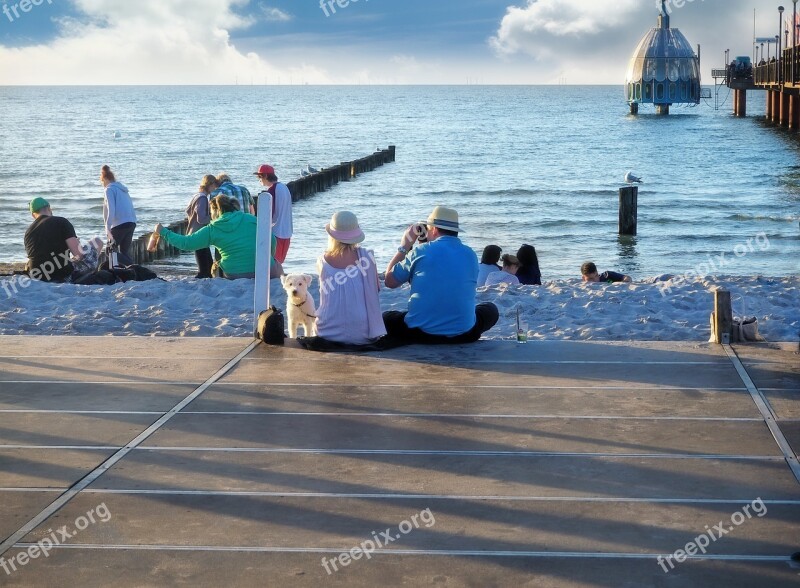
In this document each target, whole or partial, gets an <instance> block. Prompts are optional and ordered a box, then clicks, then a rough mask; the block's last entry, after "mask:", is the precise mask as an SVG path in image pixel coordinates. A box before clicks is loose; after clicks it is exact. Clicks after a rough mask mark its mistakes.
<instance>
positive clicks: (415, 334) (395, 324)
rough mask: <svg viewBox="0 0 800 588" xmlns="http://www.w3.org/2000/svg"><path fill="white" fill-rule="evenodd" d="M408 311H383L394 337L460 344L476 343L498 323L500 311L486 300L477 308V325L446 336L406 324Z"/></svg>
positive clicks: (428, 343) (438, 343) (436, 343)
mask: <svg viewBox="0 0 800 588" xmlns="http://www.w3.org/2000/svg"><path fill="white" fill-rule="evenodd" d="M407 314H408V312H399V311H397V310H390V311H388V312H384V313H383V323H384V325H386V334H387V336H388V337H391V338H392V339H396V340H398V341H403V342H405V343H407V344H412V343H421V344H426V345H460V344H463V343H474V342H475V341H477V340H478V339H480V338H481V335H482V334H483V333H485V332H486V331H488V330H489V329H491V328H492V327H493V326H495V325H496V324H497V321H498V320H499V319H500V313H499V312H498V311H497V307H496V306H495V305H494V304H492V303H491V302H484V303H482V304H479V305H478V306H477V307H476V308H475V326H474V327H472V329H470V330H469V331H467V332H466V333H462V334H461V335H455V336H453V337H445V336H444V335H431V334H429V333H426V332H425V331H423V330H422V329H417V328H414V329H412V328H410V327H409V326H408V325H407V324H406V320H405V319H406V315H407Z"/></svg>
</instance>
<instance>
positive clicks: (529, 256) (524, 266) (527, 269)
mask: <svg viewBox="0 0 800 588" xmlns="http://www.w3.org/2000/svg"><path fill="white" fill-rule="evenodd" d="M517 259H519V266H520V267H519V270H518V271H517V278H518V279H519V283H520V284H522V285H524V286H541V285H542V272H541V271H540V270H539V257H538V256H537V255H536V248H535V247H534V246H533V245H523V246H522V247H520V248H519V251H517Z"/></svg>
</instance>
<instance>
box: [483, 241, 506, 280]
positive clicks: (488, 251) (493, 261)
mask: <svg viewBox="0 0 800 588" xmlns="http://www.w3.org/2000/svg"><path fill="white" fill-rule="evenodd" d="M502 252H503V250H502V249H501V248H500V246H498V245H487V246H486V247H485V248H484V250H483V255H482V256H481V262H480V264H478V288H480V287H481V286H485V285H486V278H487V277H488V276H489V274H493V273H494V272H499V271H500V269H501V268H500V266H499V265H497V262H499V261H500V254H501V253H502Z"/></svg>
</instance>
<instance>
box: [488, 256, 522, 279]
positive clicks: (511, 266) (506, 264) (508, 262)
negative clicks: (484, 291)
mask: <svg viewBox="0 0 800 588" xmlns="http://www.w3.org/2000/svg"><path fill="white" fill-rule="evenodd" d="M518 270H519V259H517V258H516V256H514V255H510V254H508V253H507V254H505V255H504V256H503V269H502V270H501V271H499V272H493V273H491V274H489V276H488V277H487V278H486V285H487V286H497V285H498V284H507V285H509V286H516V285H517V284H519V278H518V277H517V275H516V274H517V271H518Z"/></svg>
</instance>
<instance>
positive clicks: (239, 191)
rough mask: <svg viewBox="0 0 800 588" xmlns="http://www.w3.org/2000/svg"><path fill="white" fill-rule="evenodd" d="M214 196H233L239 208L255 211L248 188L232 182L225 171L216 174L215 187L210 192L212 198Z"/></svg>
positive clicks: (251, 212) (252, 212)
mask: <svg viewBox="0 0 800 588" xmlns="http://www.w3.org/2000/svg"><path fill="white" fill-rule="evenodd" d="M216 196H227V197H228V198H233V199H234V200H235V201H236V202H237V203H238V204H239V210H241V211H243V212H246V213H249V214H255V213H256V207H255V202H254V201H253V197H252V196H251V195H250V190H248V189H247V188H245V187H244V186H237V185H236V184H234V183H233V181H231V178H230V176H229V175H228V174H226V173H221V174H219V175H218V176H217V188H216V190H214V191H213V192H212V193H211V197H212V198H214V197H216Z"/></svg>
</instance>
